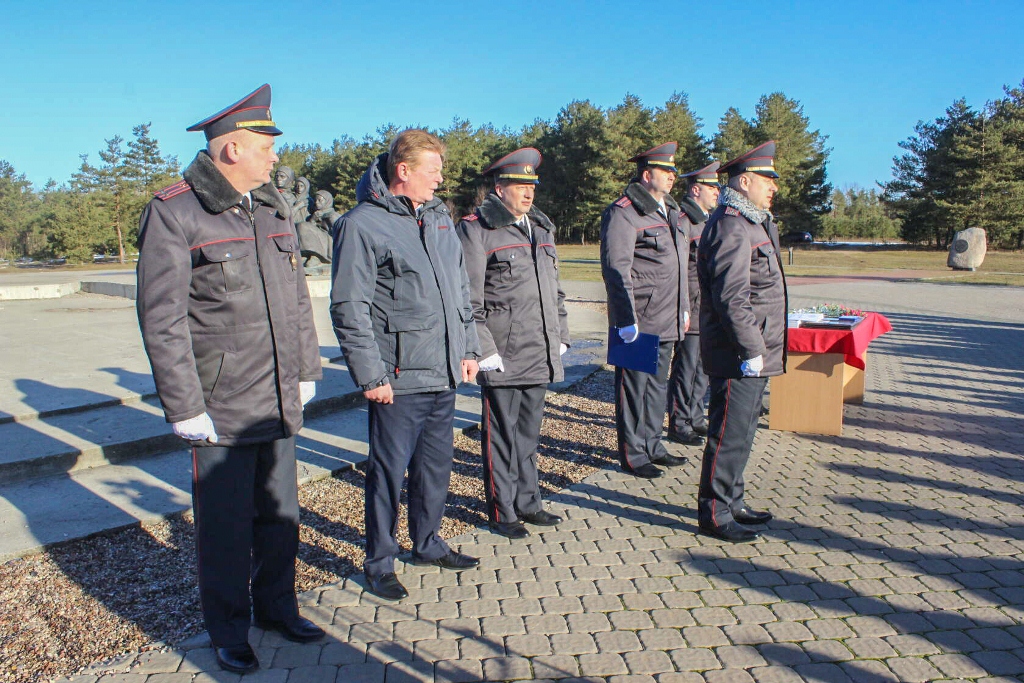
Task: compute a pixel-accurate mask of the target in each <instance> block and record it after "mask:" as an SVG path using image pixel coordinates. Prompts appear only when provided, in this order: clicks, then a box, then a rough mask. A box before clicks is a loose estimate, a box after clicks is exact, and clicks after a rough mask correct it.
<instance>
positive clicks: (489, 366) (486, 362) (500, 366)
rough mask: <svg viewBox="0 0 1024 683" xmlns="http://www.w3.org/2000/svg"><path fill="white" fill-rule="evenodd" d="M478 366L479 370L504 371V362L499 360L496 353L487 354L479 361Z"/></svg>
mask: <svg viewBox="0 0 1024 683" xmlns="http://www.w3.org/2000/svg"><path fill="white" fill-rule="evenodd" d="M479 366H480V372H491V371H493V370H498V371H500V372H505V362H504V361H503V360H501V356H499V355H498V354H496V353H495V354H491V355H490V356H487V358H484V359H483V360H482V361H480V363H479Z"/></svg>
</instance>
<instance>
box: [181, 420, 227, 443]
mask: <svg viewBox="0 0 1024 683" xmlns="http://www.w3.org/2000/svg"><path fill="white" fill-rule="evenodd" d="M171 430H172V431H173V432H174V433H175V434H176V435H178V436H180V437H181V438H183V439H187V440H188V441H209V442H210V443H217V441H219V440H220V438H219V437H218V436H217V430H216V429H214V428H213V420H211V419H210V416H209V414H207V413H203V414H202V415H196V416H195V417H190V418H189V419H187V420H182V421H181V422H175V423H174V424H172V425H171Z"/></svg>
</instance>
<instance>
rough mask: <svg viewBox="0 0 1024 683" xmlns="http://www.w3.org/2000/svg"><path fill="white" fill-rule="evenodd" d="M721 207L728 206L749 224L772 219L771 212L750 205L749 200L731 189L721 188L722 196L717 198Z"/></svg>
mask: <svg viewBox="0 0 1024 683" xmlns="http://www.w3.org/2000/svg"><path fill="white" fill-rule="evenodd" d="M718 203H719V204H721V205H722V206H730V207H732V208H734V209H736V210H737V211H739V212H740V214H742V216H743V217H744V218H746V219H747V220H748V221H750V222H751V223H764V219H766V218H772V212H771V211H766V210H764V209H759V208H757V207H756V206H754V205H753V204H751V203H750V200H749V199H747V198H746V197H744V196H743V195H742V194H741V193H739V192H737V191H736V190H734V189H732V188H731V187H723V188H722V194H721V196H720V197H719V198H718Z"/></svg>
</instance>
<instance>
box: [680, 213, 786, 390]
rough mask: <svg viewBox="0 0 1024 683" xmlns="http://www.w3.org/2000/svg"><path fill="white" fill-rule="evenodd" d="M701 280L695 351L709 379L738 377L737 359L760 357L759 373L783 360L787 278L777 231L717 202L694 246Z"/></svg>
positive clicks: (769, 372)
mask: <svg viewBox="0 0 1024 683" xmlns="http://www.w3.org/2000/svg"><path fill="white" fill-rule="evenodd" d="M697 275H698V277H699V278H700V288H701V307H700V332H701V334H700V354H701V358H703V360H704V372H705V373H707V374H708V375H710V376H712V377H729V378H736V377H742V375H743V373H742V372H740V363H741V362H743V361H744V360H748V359H750V358H754V357H756V356H762V357H763V360H764V369H763V370H762V371H761V376H762V377H770V376H773V375H781V374H782V373H783V372H784V371H785V363H786V359H785V356H786V306H787V301H786V279H785V275H784V274H783V272H782V259H781V258H780V257H779V230H778V227H776V225H775V223H774V222H772V220H771V218H766V219H765V220H764V222H763V223H756V222H754V220H753V219H752V218H747V217H746V216H744V215H743V214H742V213H740V211H739V210H737V209H735V208H733V207H731V206H723V205H720V206H719V207H718V208H717V209H715V211H714V213H712V214H711V217H710V218H709V219H708V222H707V225H706V226H705V227H704V234H703V235H702V236H701V240H700V246H699V247H698V249H697Z"/></svg>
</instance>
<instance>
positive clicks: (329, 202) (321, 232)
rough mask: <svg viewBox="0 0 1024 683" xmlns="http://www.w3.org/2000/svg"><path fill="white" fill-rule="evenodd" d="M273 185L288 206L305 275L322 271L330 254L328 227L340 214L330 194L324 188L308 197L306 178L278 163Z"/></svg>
mask: <svg viewBox="0 0 1024 683" xmlns="http://www.w3.org/2000/svg"><path fill="white" fill-rule="evenodd" d="M274 185H275V186H276V187H277V191H278V192H280V193H281V197H282V198H283V199H284V200H285V202H287V203H288V205H289V206H290V207H291V209H292V220H293V221H294V222H295V233H296V234H297V235H298V237H299V253H301V254H302V256H303V262H302V266H303V269H304V270H305V273H306V275H322V274H324V272H325V270H326V264H329V263H330V262H331V258H332V257H333V255H334V246H333V238H332V236H331V226H332V225H333V223H334V221H335V220H337V219H338V217H339V216H340V215H341V214H339V213H338V212H337V211H335V210H334V197H333V196H331V193H330V192H327V191H325V190H320V191H319V192H317V193H316V195H315V198H312V197H310V190H311V188H310V183H309V179H308V178H304V177H302V176H300V177H298V178H296V177H295V172H294V171H293V170H292V169H290V168H289V167H287V166H279V167H278V168H277V171H275V172H274Z"/></svg>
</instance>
